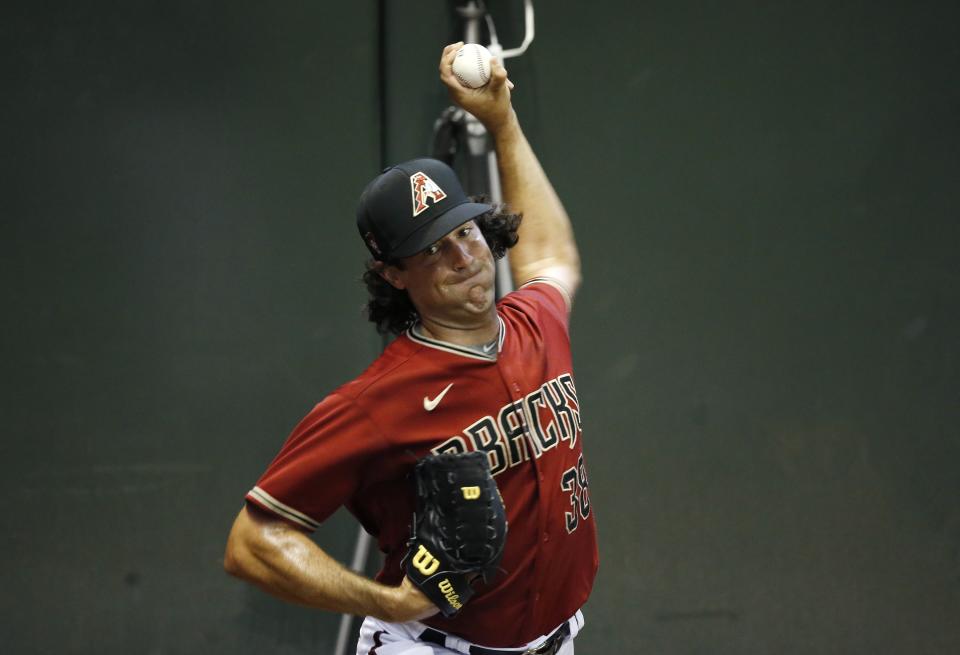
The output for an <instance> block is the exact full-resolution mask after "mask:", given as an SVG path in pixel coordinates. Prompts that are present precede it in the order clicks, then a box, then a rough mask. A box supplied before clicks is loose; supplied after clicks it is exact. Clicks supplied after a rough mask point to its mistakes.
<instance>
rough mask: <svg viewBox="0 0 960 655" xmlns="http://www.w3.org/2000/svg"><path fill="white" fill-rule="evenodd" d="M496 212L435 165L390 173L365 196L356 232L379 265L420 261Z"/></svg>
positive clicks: (411, 165)
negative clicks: (433, 248)
mask: <svg viewBox="0 0 960 655" xmlns="http://www.w3.org/2000/svg"><path fill="white" fill-rule="evenodd" d="M491 209H492V207H491V206H490V205H487V204H484V203H479V202H471V201H470V198H468V197H467V194H465V193H464V192H463V187H461V186H460V181H459V180H458V179H457V174H456V173H454V172H453V169H452V168H450V167H449V166H447V165H446V164H444V163H443V162H442V161H438V160H436V159H412V160H410V161H406V162H403V163H402V164H397V165H396V166H390V167H389V168H385V169H384V170H383V172H382V173H380V175H378V176H377V177H376V178H374V180H373V181H372V182H370V184H368V185H367V188H366V189H364V190H363V193H362V194H361V195H360V204H359V206H358V207H357V229H358V230H360V237H361V238H362V239H363V242H364V243H366V244H367V249H368V250H370V254H372V255H373V256H374V258H375V259H379V260H381V261H386V260H390V259H398V258H400V257H409V256H410V255H415V254H417V253H418V252H420V251H421V250H423V249H424V248H427V247H428V246H429V245H430V244H432V243H434V242H436V241H439V240H440V239H441V238H443V236H444V235H445V234H446V233H447V232H449V231H450V230H452V229H454V228H455V227H457V226H458V225H462V224H463V223H466V222H467V221H469V220H470V219H471V218H476V217H477V216H479V215H480V214H483V213H485V212H488V211H490V210H491Z"/></svg>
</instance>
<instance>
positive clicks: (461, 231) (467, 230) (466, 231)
mask: <svg viewBox="0 0 960 655" xmlns="http://www.w3.org/2000/svg"><path fill="white" fill-rule="evenodd" d="M471 230H472V228H470V227H465V228H463V229H462V230H460V236H461V237H465V236H467V235H468V234H470V232H471Z"/></svg>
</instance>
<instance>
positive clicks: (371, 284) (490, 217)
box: [363, 197, 523, 334]
mask: <svg viewBox="0 0 960 655" xmlns="http://www.w3.org/2000/svg"><path fill="white" fill-rule="evenodd" d="M472 200H473V201H474V202H485V200H484V199H483V197H479V198H472ZM522 218H523V217H522V216H521V215H520V214H511V213H509V212H508V211H507V210H506V206H505V205H502V204H495V205H493V209H491V210H490V211H488V212H486V213H483V214H480V215H479V216H477V217H476V218H474V219H473V220H474V221H475V222H476V223H477V226H478V227H479V228H480V232H481V233H482V234H483V238H484V239H485V240H486V242H487V246H488V247H489V248H490V252H491V253H492V254H493V258H494V259H501V258H502V257H503V256H504V255H505V254H507V250H509V249H510V248H513V247H514V246H515V245H516V244H517V239H518V237H517V228H519V227H520V221H521V220H522ZM384 264H386V265H388V266H391V265H392V266H397V267H398V268H403V266H402V263H401V262H400V261H397V260H388V261H386V262H381V261H378V260H376V259H370V260H368V261H367V270H366V271H365V272H364V273H363V283H364V284H366V285H367V292H368V293H369V295H370V299H369V300H368V301H367V304H366V306H365V308H364V310H365V313H366V316H367V318H368V319H369V320H370V322H372V323H373V324H375V325H376V326H377V332H379V333H380V334H388V333H390V334H400V333H401V332H403V331H404V330H406V329H407V328H408V327H410V326H411V325H413V324H414V323H416V322H417V318H418V314H417V310H416V308H415V307H414V306H413V303H412V302H411V301H410V296H409V295H408V294H407V292H406V291H404V290H402V289H397V288H396V287H394V286H393V285H391V284H390V283H389V282H387V281H386V280H384V279H383V277H382V276H381V275H380V273H379V272H378V270H379V269H380V268H381V267H382V265H384Z"/></svg>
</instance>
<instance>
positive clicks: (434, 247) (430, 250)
mask: <svg viewBox="0 0 960 655" xmlns="http://www.w3.org/2000/svg"><path fill="white" fill-rule="evenodd" d="M423 252H425V253H426V254H427V255H428V256H429V255H436V254H437V253H438V252H440V244H439V243H435V244H433V245H432V246H430V247H429V248H427V249H426V250H424V251H423Z"/></svg>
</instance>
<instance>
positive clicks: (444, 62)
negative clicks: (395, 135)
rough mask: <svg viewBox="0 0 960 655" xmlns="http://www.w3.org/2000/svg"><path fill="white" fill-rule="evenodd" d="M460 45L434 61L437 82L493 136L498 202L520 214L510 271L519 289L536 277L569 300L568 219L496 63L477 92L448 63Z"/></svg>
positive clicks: (573, 283) (572, 251)
mask: <svg viewBox="0 0 960 655" xmlns="http://www.w3.org/2000/svg"><path fill="white" fill-rule="evenodd" d="M461 45H462V44H461V43H454V44H451V45H449V46H447V47H446V48H445V49H444V51H443V55H442V56H441V59H440V79H441V80H442V81H443V82H444V84H446V86H447V89H448V90H449V92H450V97H451V98H452V99H453V101H454V102H456V103H457V104H458V105H460V106H461V107H463V108H464V109H465V110H467V111H469V112H470V113H471V114H473V115H474V116H476V117H477V118H478V119H479V120H480V121H481V122H482V123H483V124H484V126H485V127H486V128H487V131H489V132H490V134H491V135H492V136H493V139H494V143H495V144H496V149H497V161H498V163H499V168H500V184H501V186H502V188H503V198H504V200H505V201H506V202H507V204H508V205H509V208H510V210H511V211H514V212H517V213H521V214H523V222H522V224H521V225H520V232H519V235H520V240H519V241H518V242H517V245H516V246H514V247H513V248H512V249H511V250H510V272H511V273H512V274H513V280H514V282H515V283H516V284H517V285H518V286H519V285H521V284H523V283H524V282H526V281H528V280H531V279H533V278H536V277H549V278H553V279H554V280H556V281H557V282H559V283H560V284H561V285H562V286H563V287H564V288H565V289H566V291H567V293H568V294H569V296H570V298H571V300H572V298H573V296H574V294H575V293H576V291H577V288H578V287H579V286H580V279H581V278H580V254H579V251H578V250H577V243H576V240H575V238H574V235H573V227H572V225H571V223H570V217H569V216H567V212H566V209H564V206H563V203H562V202H561V201H560V198H559V197H558V196H557V193H556V191H555V190H554V188H553V185H552V184H551V183H550V180H549V178H547V175H546V173H545V172H544V170H543V167H542V166H541V165H540V161H539V160H538V159H537V156H536V154H534V152H533V148H532V147H531V146H530V143H529V142H528V141H527V138H526V136H524V134H523V130H522V129H521V128H520V121H519V120H518V118H517V114H516V112H515V111H514V110H513V106H512V104H511V102H510V93H511V89H512V88H513V85H512V84H511V83H510V82H509V80H508V79H507V71H506V69H505V68H504V67H503V66H502V65H501V64H500V62H499V61H498V60H497V59H493V60H492V61H491V75H490V82H489V83H488V84H487V85H486V86H484V87H481V88H479V89H469V88H466V87H464V86H462V85H461V84H460V82H459V81H458V80H457V78H456V76H455V75H454V74H453V70H452V66H453V59H454V58H455V56H456V53H457V50H459V48H460V46H461Z"/></svg>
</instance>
